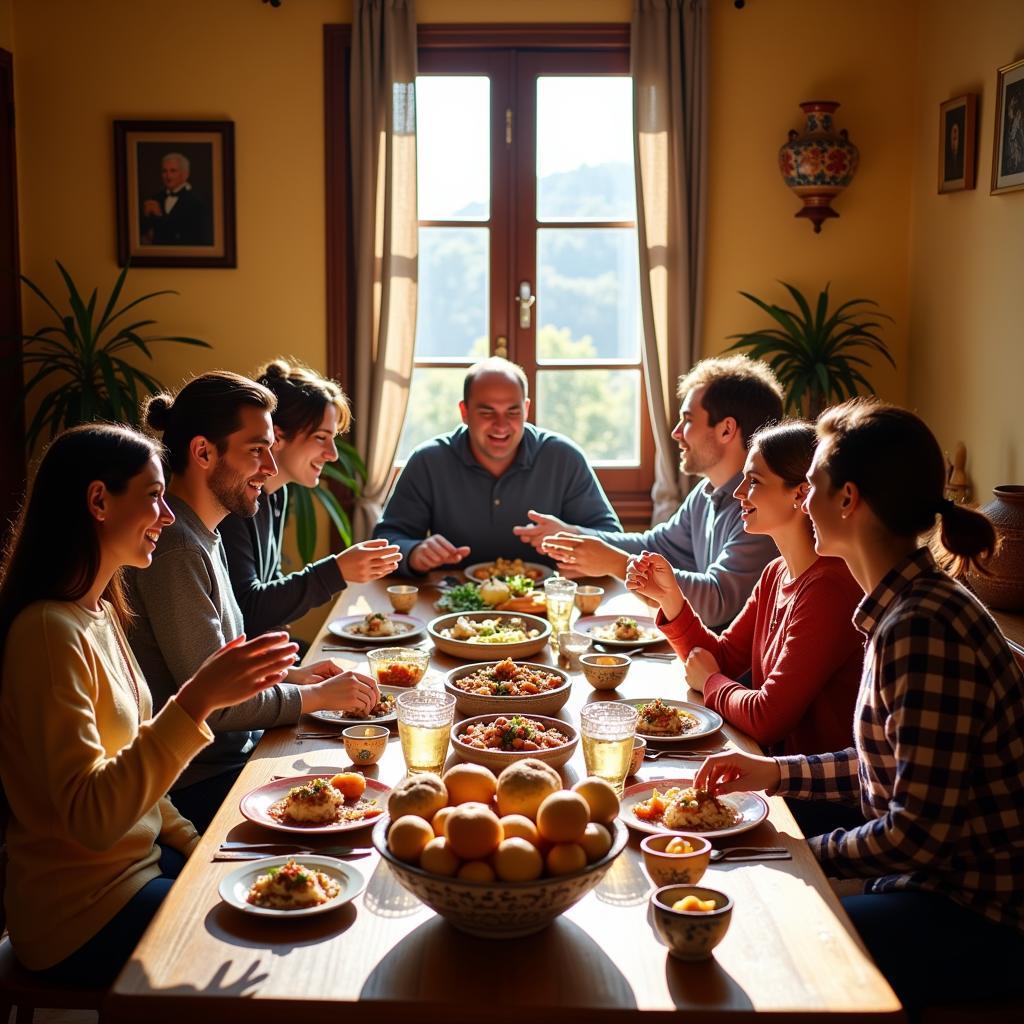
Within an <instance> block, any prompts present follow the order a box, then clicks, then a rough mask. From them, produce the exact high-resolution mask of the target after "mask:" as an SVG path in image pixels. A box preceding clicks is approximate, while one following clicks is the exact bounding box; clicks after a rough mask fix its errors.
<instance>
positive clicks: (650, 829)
mask: <svg viewBox="0 0 1024 1024" xmlns="http://www.w3.org/2000/svg"><path fill="white" fill-rule="evenodd" d="M692 785H693V776H692V775H691V776H689V777H688V778H678V779H652V780H649V781H647V782H638V783H636V784H635V785H633V786H627V787H626V791H625V792H624V793H623V794H622V800H621V801H620V803H619V820H620V821H624V822H625V823H626V824H627V825H628V826H629V827H630V828H633V829H636V830H637V832H647V833H649V834H651V835H658V834H659V833H660V832H672V831H675V830H674V829H670V828H667V827H666V826H664V825H654V824H652V823H651V822H648V821H641V820H640V819H639V818H638V817H637V816H636V815H635V814H634V813H633V808H634V807H635V806H636V805H637V804H639V803H642V802H643V801H644V800H646V799H647V798H648V797H649V796H650V795H651V793H652V792H653V791H654V790H655V789H660V790H661V791H662V792H663V793H664V792H665V790H666V789H671V788H672V787H673V786H678V787H680V788H682V789H685V788H686V787H687V786H692ZM719 799H720V800H722V801H724V802H726V803H730V804H732V805H733V807H735V808H736V810H738V811H739V812H740V815H741V816H742V817H741V820H740V821H739V822H737V824H735V825H730V826H729V828H720V829H718V830H716V831H714V832H703V831H701V832H699V831H697V830H696V829H690V831H691V832H693V834H694V835H697V836H703V837H704V838H705V839H724V838H725V837H726V836H736V835H739V834H740V833H741V832H749V831H750V830H751V829H752V828H756V827H757V826H758V825H760V824H761V822H762V821H764V819H765V818H767V817H768V802H767V801H766V800H765V798H764V797H763V796H760V795H759V794H757V793H729V794H728V795H727V796H722V797H719Z"/></svg>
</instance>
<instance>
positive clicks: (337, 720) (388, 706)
mask: <svg viewBox="0 0 1024 1024" xmlns="http://www.w3.org/2000/svg"><path fill="white" fill-rule="evenodd" d="M407 689H408V687H407V686H382V687H381V688H380V700H379V701H378V702H377V704H376V705H375V706H374V707H372V708H370V710H369V712H368V713H367V714H365V715H360V714H358V713H357V712H355V711H310V712H309V717H310V718H316V719H319V720H320V721H321V722H326V723H327V724H328V725H362V724H363V723H364V722H372V723H373V724H374V725H390V724H391V723H392V722H395V721H397V720H398V704H397V703H396V702H397V700H398V695H399V694H400V693H402V692H403V691H404V690H407Z"/></svg>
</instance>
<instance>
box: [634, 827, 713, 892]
mask: <svg viewBox="0 0 1024 1024" xmlns="http://www.w3.org/2000/svg"><path fill="white" fill-rule="evenodd" d="M673 839H683V840H685V841H686V842H687V843H689V844H690V847H691V852H690V853H666V852H665V847H666V846H668V844H669V843H670V842H671V841H672V840H673ZM640 851H641V853H643V856H644V868H645V869H646V871H647V874H648V875H650V876H651V881H652V882H653V883H654V884H655V885H656V886H662V885H696V884H697V883H698V882H699V881H700V880H701V876H702V875H703V874H704V872H705V871H707V869H708V864H709V863H710V862H711V843H709V842H708V841H707V839H705V838H704V837H703V836H698V835H694V834H693V833H690V832H659V833H658V834H657V835H654V836H647V837H646V838H645V839H644V841H643V842H642V843H641V844H640Z"/></svg>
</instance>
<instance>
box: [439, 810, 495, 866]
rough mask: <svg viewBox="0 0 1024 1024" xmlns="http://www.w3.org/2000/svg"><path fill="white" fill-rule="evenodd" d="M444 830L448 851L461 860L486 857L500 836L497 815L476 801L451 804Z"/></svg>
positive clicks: (492, 850)
mask: <svg viewBox="0 0 1024 1024" xmlns="http://www.w3.org/2000/svg"><path fill="white" fill-rule="evenodd" d="M444 834H445V838H446V839H447V840H448V845H449V846H450V847H451V848H452V851H453V852H454V853H455V855H456V856H458V857H461V858H462V859H463V860H482V859H483V858H484V857H489V856H490V855H491V854H492V853H494V851H495V850H496V849H497V846H498V843H500V842H501V841H502V839H503V838H504V834H503V833H502V830H501V822H500V821H498V816H497V815H496V814H495V813H494V811H492V810H491V809H490V808H489V807H485V806H484V805H483V804H478V803H469V804H459V806H458V807H454V808H452V812H451V814H449V815H448V818H447V819H446V821H445V823H444ZM460 877H461V876H460Z"/></svg>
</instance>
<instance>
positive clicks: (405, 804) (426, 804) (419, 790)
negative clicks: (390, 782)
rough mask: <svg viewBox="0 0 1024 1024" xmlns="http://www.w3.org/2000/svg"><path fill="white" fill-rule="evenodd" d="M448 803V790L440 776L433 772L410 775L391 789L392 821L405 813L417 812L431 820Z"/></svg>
mask: <svg viewBox="0 0 1024 1024" xmlns="http://www.w3.org/2000/svg"><path fill="white" fill-rule="evenodd" d="M447 803H448V790H447V789H445V787H444V783H443V782H442V781H441V779H440V777H439V776H437V775H434V774H433V773H432V772H426V773H424V774H423V775H409V776H407V777H406V778H404V779H402V781H401V782H399V783H398V785H397V786H395V788H394V789H393V790H391V795H390V796H389V797H388V814H390V815H391V819H392V821H394V820H395V819H396V818H400V817H402V815H403V814H416V815H419V817H421V818H426V820H427V821H430V819H431V818H433V816H434V815H435V814H436V813H437V812H438V811H439V810H440V809H441V808H442V807H444V806H445V804H447Z"/></svg>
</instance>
